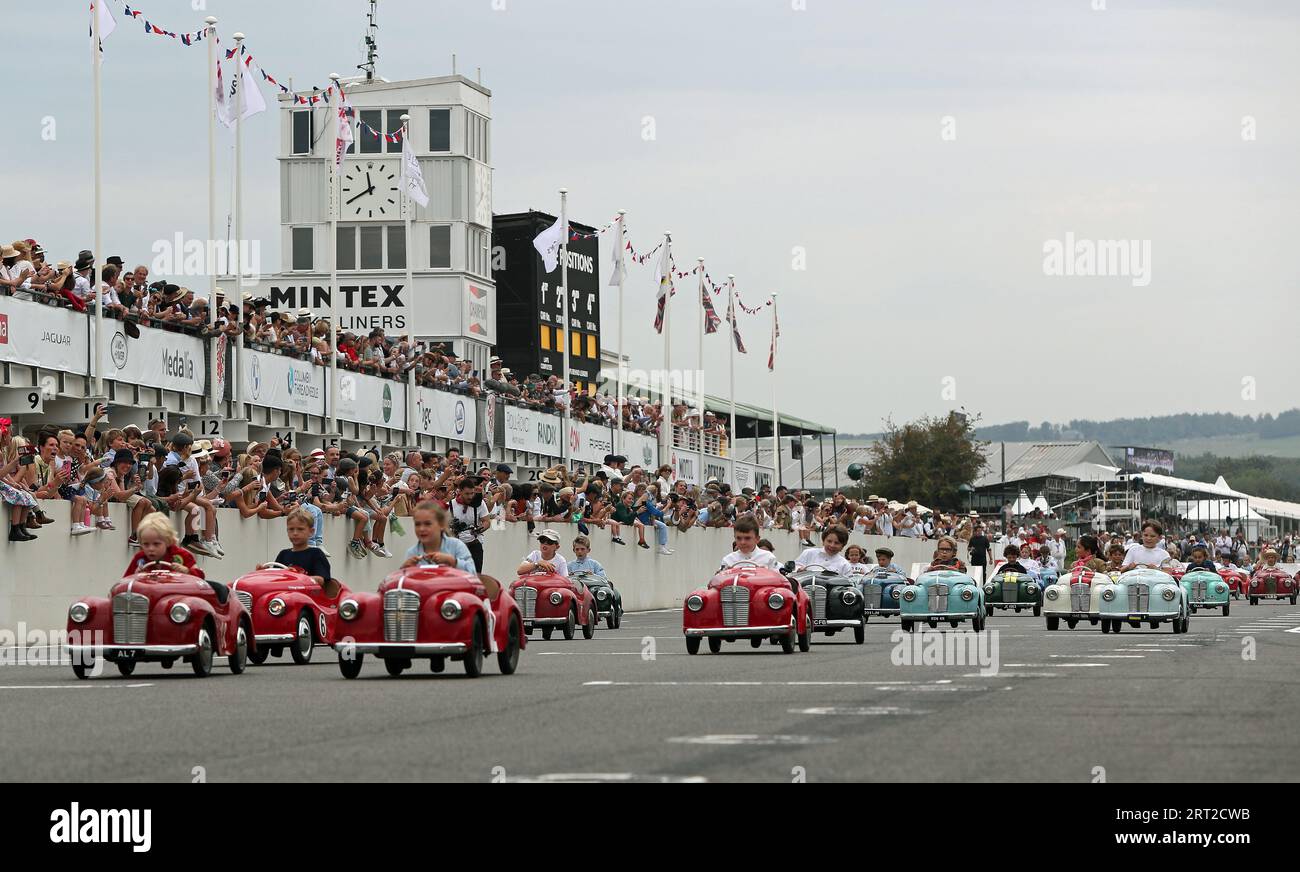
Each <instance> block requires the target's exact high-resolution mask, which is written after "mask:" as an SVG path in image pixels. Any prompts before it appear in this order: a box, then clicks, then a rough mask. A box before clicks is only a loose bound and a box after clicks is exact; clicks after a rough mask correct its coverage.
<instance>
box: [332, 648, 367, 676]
mask: <svg viewBox="0 0 1300 872" xmlns="http://www.w3.org/2000/svg"><path fill="white" fill-rule="evenodd" d="M365 659H366V655H364V654H361V653H358V652H353V654H352V656H351V657H347V656H346V655H344V653H343V652H342V651H340V652H339V672H342V673H343V677H344V678H356V677H357V676H358V675H360V674H361V664H362V662H363V661H364V660H365Z"/></svg>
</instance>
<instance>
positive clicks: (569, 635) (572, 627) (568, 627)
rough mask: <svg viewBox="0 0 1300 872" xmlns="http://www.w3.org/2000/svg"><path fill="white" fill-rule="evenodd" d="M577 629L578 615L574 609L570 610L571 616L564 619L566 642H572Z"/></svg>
mask: <svg viewBox="0 0 1300 872" xmlns="http://www.w3.org/2000/svg"><path fill="white" fill-rule="evenodd" d="M577 629H578V614H577V612H575V611H574V610H573V609H569V614H568V615H566V616H565V618H564V638H565V639H566V640H572V639H573V636H574V633H575V632H576V631H577Z"/></svg>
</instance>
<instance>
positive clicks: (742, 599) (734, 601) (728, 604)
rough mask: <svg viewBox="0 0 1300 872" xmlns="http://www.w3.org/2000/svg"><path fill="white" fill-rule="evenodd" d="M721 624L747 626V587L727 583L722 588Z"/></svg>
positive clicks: (725, 625)
mask: <svg viewBox="0 0 1300 872" xmlns="http://www.w3.org/2000/svg"><path fill="white" fill-rule="evenodd" d="M721 600H722V626H724V627H747V626H749V588H747V587H741V586H740V585H737V584H729V585H727V586H726V587H724V588H723V589H722V596H721Z"/></svg>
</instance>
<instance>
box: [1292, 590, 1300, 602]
mask: <svg viewBox="0 0 1300 872" xmlns="http://www.w3.org/2000/svg"><path fill="white" fill-rule="evenodd" d="M1297 597H1300V594H1294V593H1293V594H1291V605H1295V602H1296V598H1297Z"/></svg>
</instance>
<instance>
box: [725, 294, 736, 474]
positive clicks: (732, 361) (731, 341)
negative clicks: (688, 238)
mask: <svg viewBox="0 0 1300 872" xmlns="http://www.w3.org/2000/svg"><path fill="white" fill-rule="evenodd" d="M727 312H728V313H730V315H731V335H730V336H728V337H727V349H728V351H729V353H728V355H727V357H728V361H727V369H728V371H729V386H728V388H727V395H728V396H729V397H730V398H731V430H730V432H729V433H728V434H727V456H728V457H729V458H731V482H730V484H731V486H732V487H733V488H734V487H735V486H736V321H737V318H736V276H735V274H734V273H730V274H728V275H727Z"/></svg>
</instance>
